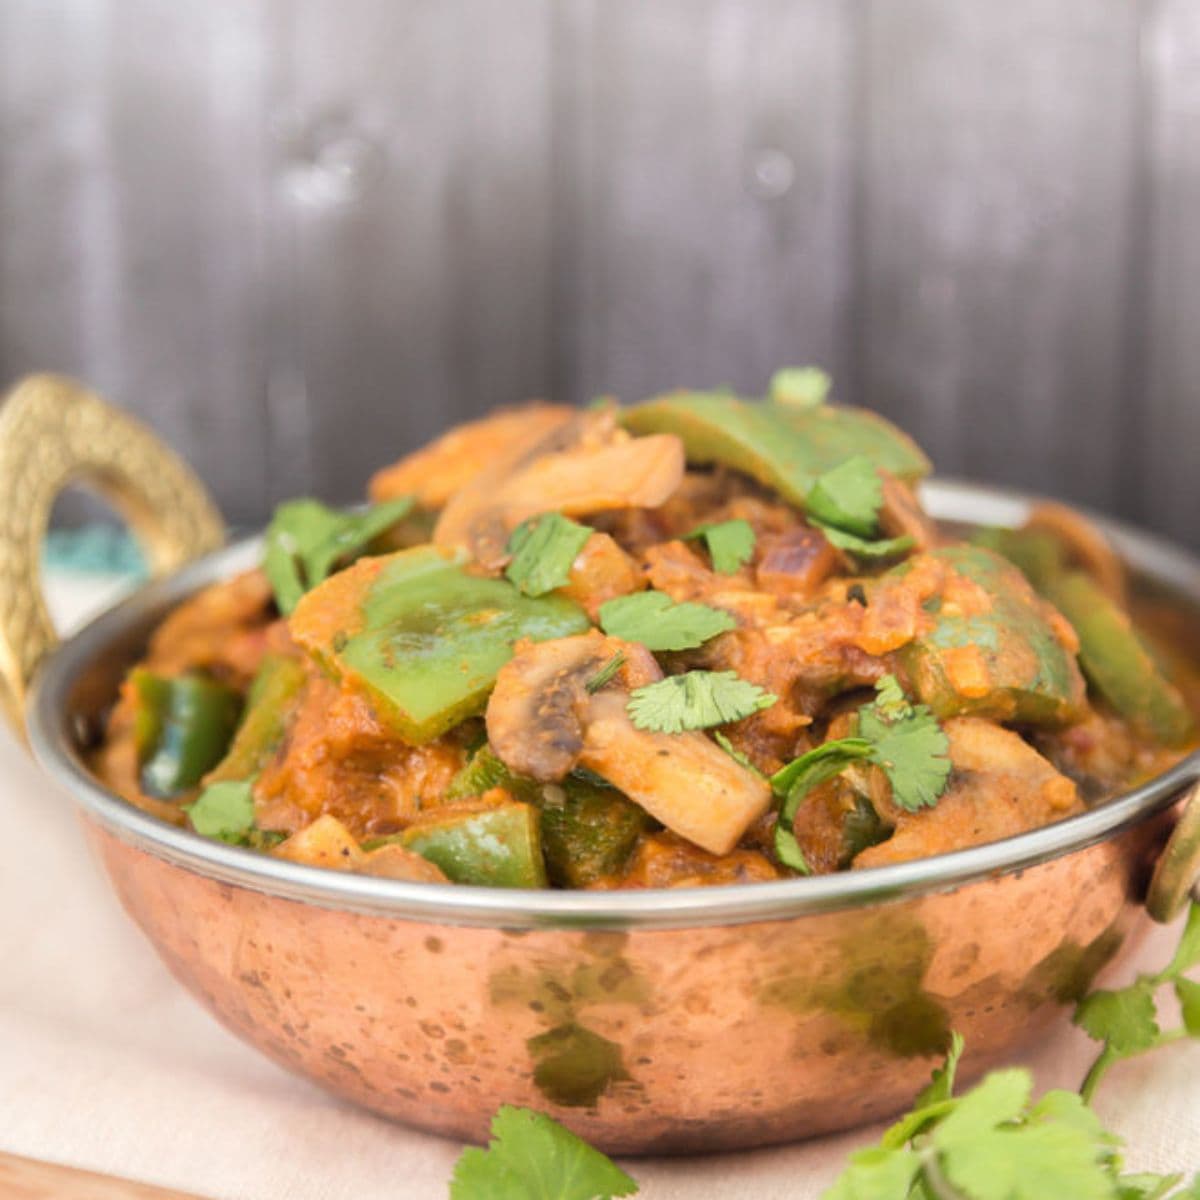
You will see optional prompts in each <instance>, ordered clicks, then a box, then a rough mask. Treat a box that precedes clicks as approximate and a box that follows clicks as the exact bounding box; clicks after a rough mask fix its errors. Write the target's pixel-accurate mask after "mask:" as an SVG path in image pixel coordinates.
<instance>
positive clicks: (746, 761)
mask: <svg viewBox="0 0 1200 1200" xmlns="http://www.w3.org/2000/svg"><path fill="white" fill-rule="evenodd" d="M713 741H714V742H716V743H717V745H718V746H720V747H721V749H722V750H724V751H725V753H726V754H728V755H729V757H730V758H732V759H733V761H734V762H735V763H737V764H738V765H739V766H742V767H745V768H746V770H747V771H750V772H752V773H753V774H755V775H757V776H758V777H759V779H765V778H766V776H765V775H764V774H763V773H762V772H761V771H760V770H759V769H758V768H757V767H756V766H755V765H754V763H753V762H751V761H750V756H749V755H748V754H745V753H744V752H743V751H741V750H739V749H738V748H737V747H736V746H735V745H734V744H733V743H732V742H731V741H730V740H729V739H728V738H727V737H726V736H725V735H724V734H723V733H722V732H721V731H720V730H719V729H716V730H714V731H713Z"/></svg>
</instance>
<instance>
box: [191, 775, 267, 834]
mask: <svg viewBox="0 0 1200 1200" xmlns="http://www.w3.org/2000/svg"><path fill="white" fill-rule="evenodd" d="M183 811H184V812H185V813H187V815H188V817H189V818H190V819H191V822H192V828H193V829H194V830H195V831H196V832H197V833H199V834H203V835H204V837H210V838H216V839H217V840H218V841H221V842H229V843H230V844H232V845H237V844H239V843H241V842H244V841H245V840H246V839H247V838H248V837H249V834H250V831H251V830H252V829H253V828H254V780H253V779H240V780H228V781H226V782H224V783H210V784H209V785H208V787H206V788H205V789H204V791H202V792H201V793H200V795H199V796H198V797H197V798H196V801H195V803H194V804H185V805H184V806H183Z"/></svg>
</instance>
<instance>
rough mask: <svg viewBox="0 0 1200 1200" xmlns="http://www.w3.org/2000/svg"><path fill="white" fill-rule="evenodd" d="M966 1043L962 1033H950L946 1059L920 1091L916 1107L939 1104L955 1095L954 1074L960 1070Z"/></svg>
mask: <svg viewBox="0 0 1200 1200" xmlns="http://www.w3.org/2000/svg"><path fill="white" fill-rule="evenodd" d="M964 1044H965V1043H964V1042H963V1036H962V1034H961V1033H952V1034H951V1035H950V1049H949V1050H948V1051H946V1061H945V1062H944V1063H942V1065H941V1066H940V1067H937V1068H935V1069H934V1072H933V1076H932V1078H931V1079H930V1080H929V1083H928V1084H927V1085H926V1086H925V1090H924V1091H922V1092H920V1093H918V1095H917V1099H916V1103H915V1104H914V1105H913V1107H914V1108H918V1109H920V1108H928V1107H929V1106H930V1105H931V1104H939V1103H941V1101H943V1100H949V1099H950V1098H951V1097H952V1096H953V1095H954V1076H955V1074H956V1073H957V1071H958V1061H959V1059H960V1058H962V1052H963V1046H964Z"/></svg>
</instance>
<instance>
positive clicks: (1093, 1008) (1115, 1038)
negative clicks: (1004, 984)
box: [1073, 904, 1200, 1101]
mask: <svg viewBox="0 0 1200 1200" xmlns="http://www.w3.org/2000/svg"><path fill="white" fill-rule="evenodd" d="M1196 966H1200V905H1196V904H1193V905H1192V906H1191V909H1190V910H1189V912H1188V918H1187V922H1186V923H1185V925H1184V929H1183V935H1182V937H1181V938H1180V940H1179V946H1178V948H1177V949H1176V951H1175V954H1174V956H1173V957H1172V958H1171V961H1170V962H1169V963H1167V965H1166V966H1165V967H1164V968H1163V969H1162V970H1161V971H1159V972H1157V973H1156V974H1153V975H1139V976H1138V977H1137V979H1135V980H1134V981H1133V983H1131V984H1130V985H1129V986H1128V987H1123V988H1118V989H1116V990H1115V991H1108V990H1102V991H1095V992H1092V993H1090V994H1089V995H1087V996H1085V997H1084V998H1083V1000H1081V1001H1080V1002H1079V1004H1078V1006H1077V1007H1076V1009H1075V1016H1074V1018H1073V1019H1074V1021H1075V1024H1076V1025H1078V1026H1079V1027H1080V1029H1082V1030H1083V1031H1084V1033H1086V1034H1087V1035H1088V1036H1089V1037H1091V1038H1094V1039H1095V1040H1096V1041H1098V1042H1102V1043H1103V1047H1102V1049H1101V1051H1100V1054H1099V1055H1098V1056H1097V1058H1096V1061H1095V1062H1094V1063H1093V1064H1092V1066H1091V1068H1090V1069H1089V1071H1088V1073H1087V1076H1086V1077H1085V1078H1084V1081H1083V1085H1082V1087H1081V1088H1080V1089H1079V1090H1080V1092H1081V1093H1082V1095H1083V1098H1084V1099H1085V1100H1089V1101H1090V1100H1091V1098H1092V1096H1093V1095H1094V1094H1095V1091H1096V1087H1097V1085H1098V1084H1099V1083H1100V1080H1101V1079H1102V1078H1103V1077H1104V1074H1105V1072H1106V1071H1107V1070H1108V1069H1109V1067H1111V1066H1112V1065H1113V1064H1114V1063H1117V1062H1120V1061H1121V1059H1123V1058H1132V1057H1134V1056H1135V1055H1138V1054H1144V1053H1145V1052H1146V1051H1147V1050H1154V1049H1157V1048H1158V1047H1159V1046H1166V1045H1169V1044H1170V1043H1171V1042H1177V1041H1180V1040H1181V1039H1183V1038H1186V1037H1200V982H1197V981H1195V980H1192V979H1188V978H1187V972H1188V971H1190V970H1191V969H1192V968H1193V967H1196ZM1167 986H1170V987H1171V989H1172V990H1173V991H1174V992H1175V997H1176V999H1177V1000H1178V1001H1179V1008H1180V1014H1181V1020H1182V1023H1181V1024H1180V1025H1179V1026H1178V1027H1176V1028H1174V1029H1162V1028H1161V1027H1160V1026H1159V1023H1158V1010H1157V1005H1156V1004H1155V999H1154V998H1155V995H1156V993H1157V992H1158V991H1159V990H1160V989H1161V988H1165V987H1167Z"/></svg>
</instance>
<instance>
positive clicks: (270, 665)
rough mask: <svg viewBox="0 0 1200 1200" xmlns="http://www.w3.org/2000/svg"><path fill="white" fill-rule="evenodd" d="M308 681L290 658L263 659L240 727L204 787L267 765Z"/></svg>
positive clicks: (296, 661)
mask: <svg viewBox="0 0 1200 1200" xmlns="http://www.w3.org/2000/svg"><path fill="white" fill-rule="evenodd" d="M307 677H308V676H307V673H306V671H305V669H304V663H303V662H302V661H301V660H300V659H298V658H295V657H293V656H291V655H285V654H268V655H267V657H266V658H264V659H263V662H262V666H261V667H259V670H258V674H257V675H256V676H255V677H254V682H253V683H252V684H251V685H250V692H249V694H248V695H247V697H246V710H245V714H244V715H243V717H242V723H241V724H240V725H239V726H238V728H237V732H236V733H235V734H234V736H233V742H232V743H231V744H230V747H229V749H228V751H227V752H226V754H225V757H224V758H223V759H221V761H220V762H219V763H217V765H216V766H215V767H214V768H213V769H212V770H211V771H210V772H209V774H208V778H207V780H206V782H207V783H209V784H213V783H225V782H227V781H230V780H241V779H249V778H250V777H251V776H252V775H257V774H258V773H259V771H261V770H262V769H263V767H265V766H266V765H267V763H268V762H269V761H270V759H271V756H272V755H273V754H274V753H275V751H276V750H277V749H278V748H279V746H280V744H281V743H282V741H283V738H284V734H286V733H287V728H288V725H289V723H290V721H291V718H292V714H293V713H294V712H295V711H296V706H297V704H298V702H299V699H300V694H301V692H303V690H304V684H305V681H306V679H307Z"/></svg>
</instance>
